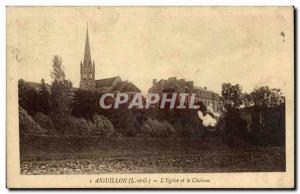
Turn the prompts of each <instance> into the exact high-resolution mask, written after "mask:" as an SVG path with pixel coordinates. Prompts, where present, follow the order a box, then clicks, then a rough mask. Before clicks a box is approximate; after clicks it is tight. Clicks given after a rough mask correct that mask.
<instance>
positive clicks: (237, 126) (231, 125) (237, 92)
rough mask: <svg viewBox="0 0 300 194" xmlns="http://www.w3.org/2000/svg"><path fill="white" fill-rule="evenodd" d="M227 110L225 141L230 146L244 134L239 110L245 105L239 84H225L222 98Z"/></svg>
mask: <svg viewBox="0 0 300 194" xmlns="http://www.w3.org/2000/svg"><path fill="white" fill-rule="evenodd" d="M221 100H222V103H223V106H224V108H225V111H226V112H225V116H224V120H225V129H224V132H225V139H226V141H227V142H228V143H229V144H234V143H235V140H238V139H239V137H240V136H241V135H242V134H243V133H244V130H246V129H245V128H244V126H243V125H242V119H241V116H240V112H239V108H240V107H241V105H242V104H243V94H242V88H241V86H240V85H239V84H235V85H233V84H231V83H223V84H222V97H221Z"/></svg>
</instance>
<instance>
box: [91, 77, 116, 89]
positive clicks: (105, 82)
mask: <svg viewBox="0 0 300 194" xmlns="http://www.w3.org/2000/svg"><path fill="white" fill-rule="evenodd" d="M118 78H120V77H119V76H116V77H110V78H105V79H98V80H95V82H96V88H101V87H105V86H111V85H112V84H113V83H114V81H115V80H116V79H118Z"/></svg>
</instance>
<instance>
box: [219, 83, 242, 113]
mask: <svg viewBox="0 0 300 194" xmlns="http://www.w3.org/2000/svg"><path fill="white" fill-rule="evenodd" d="M221 100H222V103H223V106H224V108H225V109H226V110H228V109H235V108H239V107H240V106H241V105H242V102H243V101H242V88H241V86H240V85H239V84H235V85H232V84H231V83H223V84H222V97H221Z"/></svg>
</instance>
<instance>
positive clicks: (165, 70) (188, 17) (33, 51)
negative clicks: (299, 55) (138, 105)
mask: <svg viewBox="0 0 300 194" xmlns="http://www.w3.org/2000/svg"><path fill="white" fill-rule="evenodd" d="M292 15H293V13H292V8H291V7H283V8H276V7H269V8H266V7H256V8H255V7H253V8H249V7H248V8H247V7H242V8H241V7H236V8H230V7H181V8H180V7H8V8H7V66H8V67H9V66H10V65H12V66H13V65H15V66H16V67H17V68H16V69H17V72H16V76H17V77H18V79H20V78H22V79H24V80H27V81H35V82H40V80H41V78H44V79H45V80H46V82H48V83H51V77H50V76H49V74H50V71H51V68H52V58H53V56H54V55H59V56H61V58H62V60H63V65H64V70H65V73H66V77H67V79H70V80H71V81H72V82H73V85H74V86H75V87H78V86H79V82H80V61H81V60H83V54H84V44H85V37H86V28H87V23H88V26H89V39H90V46H91V56H92V60H94V61H95V64H96V73H95V77H96V79H102V78H107V77H113V76H117V75H119V76H120V77H121V78H122V79H123V80H128V81H130V82H132V83H134V84H135V85H136V86H137V87H139V88H140V89H141V90H142V92H143V93H147V91H148V89H149V88H150V87H151V85H152V79H154V78H155V79H158V80H160V79H167V78H169V77H174V76H175V77H177V78H178V79H180V78H184V79H186V80H192V81H194V85H197V86H202V87H207V88H208V89H210V90H213V91H215V92H218V93H220V92H221V84H222V83H224V82H231V83H234V84H236V83H238V84H240V85H241V86H242V88H243V90H244V91H246V92H249V91H251V90H252V89H253V88H254V87H256V86H262V85H269V86H271V87H276V88H281V89H282V90H283V92H284V93H285V92H290V90H291V87H290V86H291V84H292V83H293V59H294V58H293V18H292Z"/></svg>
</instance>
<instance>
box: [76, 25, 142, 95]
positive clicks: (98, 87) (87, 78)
mask: <svg viewBox="0 0 300 194" xmlns="http://www.w3.org/2000/svg"><path fill="white" fill-rule="evenodd" d="M80 89H82V90H88V91H97V92H100V93H105V92H126V93H137V92H141V91H140V89H139V88H138V87H136V86H135V85H134V84H133V83H131V82H129V81H123V80H122V79H121V78H120V77H119V76H116V77H111V78H105V79H98V80H96V79H95V62H94V61H92V58H91V49H90V42H89V32H88V28H87V31H86V40H85V48H84V57H83V62H82V61H81V63H80Z"/></svg>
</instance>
